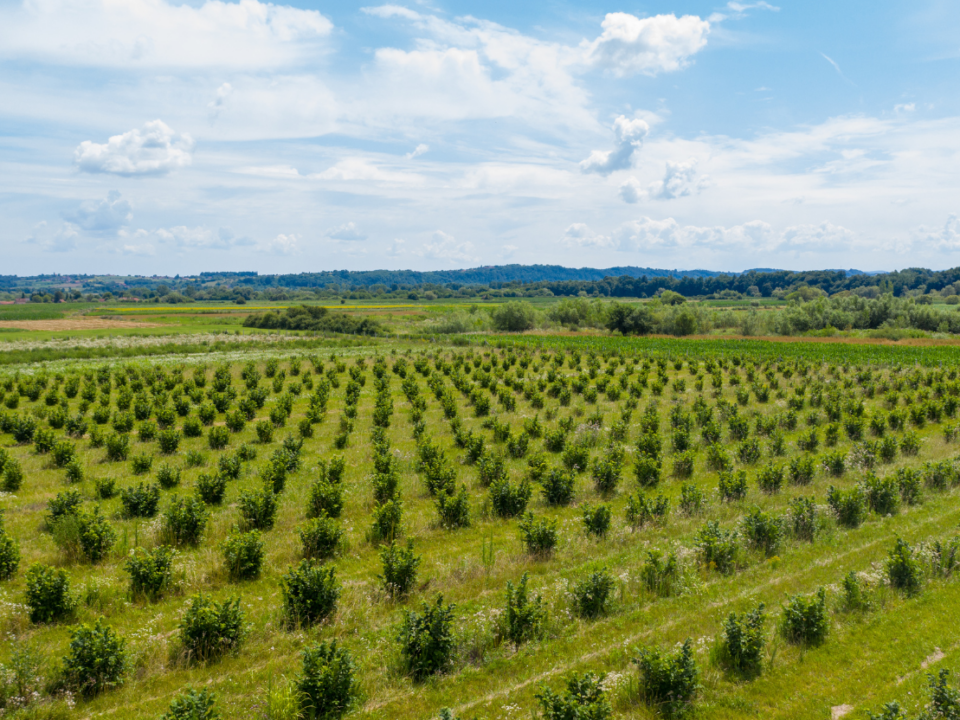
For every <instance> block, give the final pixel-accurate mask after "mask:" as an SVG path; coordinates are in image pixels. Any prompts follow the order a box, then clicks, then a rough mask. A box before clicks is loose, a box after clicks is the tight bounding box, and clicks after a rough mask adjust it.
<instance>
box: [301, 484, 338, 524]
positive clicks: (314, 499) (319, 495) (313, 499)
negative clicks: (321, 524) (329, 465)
mask: <svg viewBox="0 0 960 720" xmlns="http://www.w3.org/2000/svg"><path fill="white" fill-rule="evenodd" d="M342 511H343V486H342V485H341V484H340V483H332V482H329V481H327V480H325V479H321V480H316V481H314V483H313V484H312V485H311V486H310V498H309V500H308V501H307V517H308V518H315V517H322V516H324V515H327V516H329V517H332V518H337V517H340V513H341V512H342Z"/></svg>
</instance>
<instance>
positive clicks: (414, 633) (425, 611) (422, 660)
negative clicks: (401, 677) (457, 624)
mask: <svg viewBox="0 0 960 720" xmlns="http://www.w3.org/2000/svg"><path fill="white" fill-rule="evenodd" d="M454 608H455V606H454V605H444V604H443V596H442V595H437V599H436V602H435V603H434V604H432V605H431V604H428V603H422V604H421V609H420V612H415V611H412V610H408V611H407V612H406V613H404V617H403V622H402V623H401V624H400V630H399V633H398V639H399V641H400V653H401V656H402V657H403V660H404V662H405V664H406V667H407V671H408V672H409V673H410V675H411V676H412V677H413V679H414V680H415V681H418V682H419V681H422V680H425V679H426V678H427V677H429V676H430V675H433V674H435V673H438V672H441V671H443V670H445V669H446V668H447V667H448V666H449V665H450V662H451V660H452V659H453V652H454V650H455V648H456V640H455V638H454V634H453V611H454Z"/></svg>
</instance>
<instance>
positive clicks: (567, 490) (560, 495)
mask: <svg viewBox="0 0 960 720" xmlns="http://www.w3.org/2000/svg"><path fill="white" fill-rule="evenodd" d="M575 483H576V479H575V477H574V475H573V472H571V471H570V470H564V469H562V468H552V469H551V470H550V472H549V473H547V475H546V477H544V478H543V488H542V490H541V492H542V494H543V499H544V501H545V502H546V503H547V504H548V505H553V506H560V505H569V504H570V503H571V502H572V501H573V489H574V485H575Z"/></svg>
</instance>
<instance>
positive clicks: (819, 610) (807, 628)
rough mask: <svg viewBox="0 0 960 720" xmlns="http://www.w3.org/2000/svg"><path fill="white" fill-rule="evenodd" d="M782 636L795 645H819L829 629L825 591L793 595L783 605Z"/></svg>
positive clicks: (821, 589)
mask: <svg viewBox="0 0 960 720" xmlns="http://www.w3.org/2000/svg"><path fill="white" fill-rule="evenodd" d="M782 623H783V624H782V632H783V636H784V637H785V638H786V639H787V640H788V641H789V642H791V643H794V644H797V645H819V644H820V643H822V642H823V641H824V639H825V638H826V637H827V632H828V630H829V629H830V622H829V618H828V617H827V591H826V590H824V589H823V588H820V589H819V590H818V591H817V592H816V594H815V595H809V596H806V597H804V596H803V595H794V596H793V597H791V598H790V600H789V601H788V602H787V604H786V605H785V606H784V607H783V621H782Z"/></svg>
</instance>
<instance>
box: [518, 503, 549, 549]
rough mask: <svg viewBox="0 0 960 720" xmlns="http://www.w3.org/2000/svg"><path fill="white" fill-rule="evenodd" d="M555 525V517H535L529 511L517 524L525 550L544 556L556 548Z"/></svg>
mask: <svg viewBox="0 0 960 720" xmlns="http://www.w3.org/2000/svg"><path fill="white" fill-rule="evenodd" d="M557 526H558V522H557V519H556V518H536V517H534V515H533V513H531V512H528V513H527V514H526V515H524V516H523V517H522V518H521V519H520V522H519V523H518V524H517V527H518V528H519V530H520V537H521V539H522V540H523V544H524V545H525V546H526V548H527V552H528V553H530V554H531V555H536V556H538V557H545V556H547V555H549V554H550V553H552V552H553V551H554V549H555V548H556V546H557Z"/></svg>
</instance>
